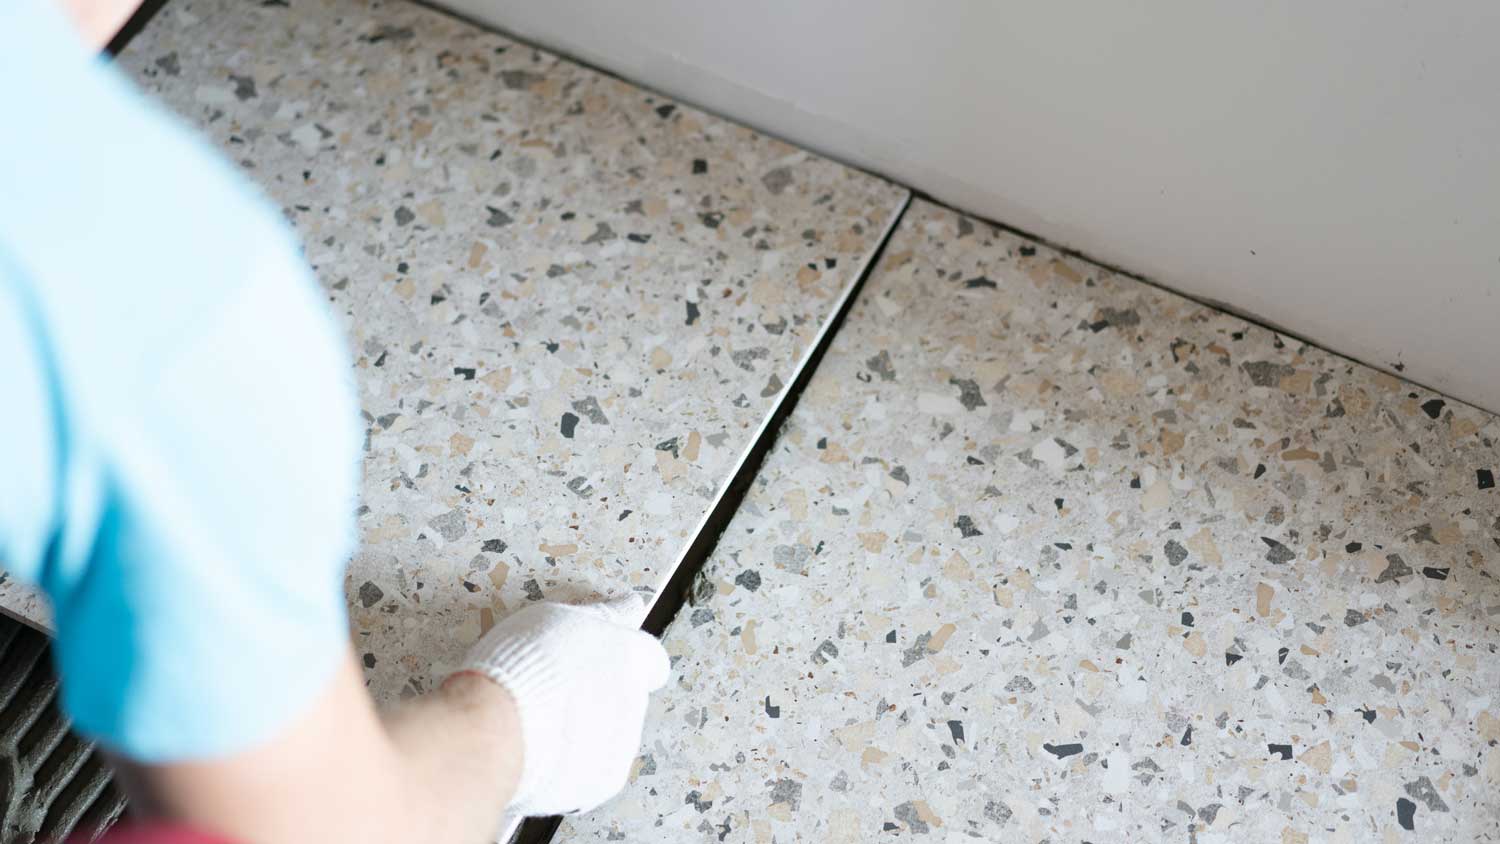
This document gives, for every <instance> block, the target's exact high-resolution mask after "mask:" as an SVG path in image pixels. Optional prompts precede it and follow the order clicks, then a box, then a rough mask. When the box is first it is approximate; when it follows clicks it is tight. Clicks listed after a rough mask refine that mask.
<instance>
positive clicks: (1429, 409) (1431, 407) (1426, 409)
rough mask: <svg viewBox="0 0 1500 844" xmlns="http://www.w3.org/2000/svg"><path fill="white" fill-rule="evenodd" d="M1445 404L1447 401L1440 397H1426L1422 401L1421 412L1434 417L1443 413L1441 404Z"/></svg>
mask: <svg viewBox="0 0 1500 844" xmlns="http://www.w3.org/2000/svg"><path fill="white" fill-rule="evenodd" d="M1446 404H1447V402H1445V401H1443V400H1442V399H1428V400H1427V401H1424V402H1422V412H1423V413H1425V414H1427V415H1428V416H1429V417H1430V418H1432V419H1436V418H1438V417H1439V416H1442V415H1443V406H1444V405H1446Z"/></svg>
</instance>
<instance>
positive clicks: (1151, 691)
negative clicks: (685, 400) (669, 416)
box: [559, 204, 1500, 844]
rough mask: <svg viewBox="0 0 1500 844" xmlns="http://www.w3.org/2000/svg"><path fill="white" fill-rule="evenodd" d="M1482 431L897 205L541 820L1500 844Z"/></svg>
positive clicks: (1496, 592)
mask: <svg viewBox="0 0 1500 844" xmlns="http://www.w3.org/2000/svg"><path fill="white" fill-rule="evenodd" d="M1497 440H1500V421H1497V420H1496V418H1495V417H1493V416H1489V415H1486V414H1485V413H1483V412H1480V411H1478V410H1475V409H1474V408H1471V407H1468V406H1465V405H1463V404H1460V403H1458V402H1454V401H1451V400H1447V399H1444V398H1442V397H1440V396H1435V395H1433V394H1431V393H1428V392H1426V391H1423V390H1421V389H1420V388H1416V387H1413V386H1411V385H1410V384H1406V383H1403V382H1401V381H1399V380H1397V379H1394V378H1391V377H1388V376H1386V375H1383V374H1380V373H1377V372H1374V371H1372V370H1370V369H1367V368H1365V367H1363V366H1359V365H1357V364H1354V363H1351V362H1349V361H1347V360H1343V359H1341V358H1338V357H1335V356H1333V355H1330V354H1328V353H1326V352H1323V351H1321V350H1319V349H1317V348H1313V347H1311V346H1307V345H1304V344H1301V343H1299V342H1297V341H1295V340H1291V339H1289V338H1286V337H1282V336H1278V335H1277V334H1275V333H1273V332H1271V331H1269V330H1266V329H1263V328H1259V327H1256V326H1254V325H1249V324H1246V323H1245V322H1244V321H1243V320H1240V319H1237V318H1235V317H1232V316H1229V315H1227V314H1224V313H1221V312H1218V311H1215V310H1212V309H1209V308H1206V307H1203V306H1201V305H1198V304H1196V303H1193V302H1190V301H1187V300H1184V299H1182V298H1180V297H1177V296H1175V295H1171V294H1168V293H1166V292H1163V291H1161V290H1158V289H1155V288H1152V287H1150V286H1147V285H1144V284H1141V283H1138V282H1136V281H1133V280H1131V279H1129V278H1125V277H1120V276H1115V275H1112V274H1110V273H1109V272H1107V271H1104V270H1101V269H1099V268H1097V267H1093V266H1089V265H1087V264H1085V263H1082V262H1080V261H1077V260H1074V259H1071V258H1067V257H1062V256H1059V255H1057V254H1055V253H1053V252H1051V251H1049V250H1047V249H1046V248H1044V247H1041V246H1038V245H1036V244H1033V243H1030V242H1028V241H1026V240H1023V239H1020V238H1018V237H1014V236H1012V235H1009V234H1005V233H1002V232H999V231H996V230H993V229H991V228H989V227H988V226H986V225H984V224H982V223H977V222H973V221H970V220H968V219H965V218H963V217H961V216H959V215H957V214H955V213H953V212H950V211H947V210H944V209H940V208H937V207H934V206H932V205H927V204H917V205H915V206H914V207H913V208H912V209H911V210H909V211H908V212H907V214H906V216H905V217H904V218H903V220H902V223H901V225H900V226H899V227H898V229H897V232H896V235H895V236H894V238H893V240H892V242H891V244H890V246H889V247H888V249H887V252H886V253H885V256H884V257H883V258H882V259H881V263H880V264H879V265H878V266H877V268H876V270H875V273H874V275H873V276H872V278H871V279H870V281H869V283H868V285H867V286H866V288H865V289H864V290H863V291H862V292H861V294H860V296H859V299H858V300H857V301H856V303H855V305H854V309H853V311H852V312H851V315H850V317H849V319H848V320H847V322H846V323H845V324H844V325H843V326H842V327H841V328H840V330H839V333H838V334H837V335H836V339H835V340H834V344H833V346H832V348H831V349H830V350H829V354H828V355H827V357H826V358H824V360H823V362H822V364H821V365H820V367H819V369H818V370H817V373H816V375H815V376H814V378H813V381H812V383H811V385H810V386H809V389H808V391H807V392H806V393H805V394H804V395H803V396H802V398H801V399H800V401H799V403H798V406H797V408H796V410H795V411H794V413H793V414H792V417H791V420H790V422H789V423H788V424H787V426H786V427H785V429H784V430H783V432H782V433H781V436H780V438H779V440H778V441H777V442H776V444H775V446H774V447H773V450H772V452H771V454H770V455H769V456H768V458H767V462H766V465H765V467H764V470H763V472H762V473H761V474H760V475H759V477H758V478H757V480H756V482H755V484H754V485H753V488H752V490H751V493H750V494H749V495H748V497H747V499H746V501H745V503H744V505H743V507H742V508H741V510H740V512H739V513H738V514H737V515H736V517H735V518H734V520H733V521H732V523H731V524H730V526H729V528H728V530H727V531H726V533H725V534H724V536H723V538H722V539H721V541H720V544H719V546H718V548H717V549H716V551H715V553H714V554H713V555H712V557H711V559H710V561H709V564H708V565H707V566H706V568H705V569H704V571H703V572H702V574H701V577H700V578H699V579H698V581H697V582H696V584H695V586H694V589H693V591H692V594H693V596H694V604H693V606H691V607H688V608H685V609H684V611H683V613H682V614H681V615H680V616H679V617H678V618H677V619H676V620H675V621H674V622H673V624H672V626H671V628H670V629H669V630H668V632H667V635H666V643H667V646H668V649H669V651H670V652H671V653H672V654H673V660H674V663H675V670H674V682H673V684H671V685H670V686H669V687H668V689H667V690H666V691H665V692H664V693H662V694H660V695H659V696H658V698H657V699H656V700H655V701H654V702H653V706H652V710H651V714H650V718H649V720H648V726H647V735H646V738H645V743H644V746H643V753H642V755H641V757H640V759H639V760H638V763H637V765H636V766H635V769H634V774H633V776H632V782H631V785H630V786H629V787H628V788H627V790H626V791H625V792H624V793H623V794H622V795H621V796H620V797H619V798H617V799H616V800H614V801H613V802H612V803H610V804H608V805H607V806H605V807H603V808H601V809H600V810H598V811H596V812H594V813H591V814H590V815H587V816H583V817H580V818H576V819H572V820H569V821H568V822H567V823H566V825H565V827H564V829H563V834H562V836H561V837H560V838H559V840H561V841H564V842H578V841H616V840H626V841H653V842H655V841H667V842H677V841H684V842H692V841H712V842H721V841H722V842H758V843H759V844H768V843H769V842H773V841H776V842H788V841H818V842H848V841H876V840H887V839H891V840H896V839H902V840H905V839H912V840H920V841H929V840H937V841H968V840H981V841H1007V842H1042V841H1051V842H1060V841H1095V842H1097V841H1167V842H1198V844H1210V842H1227V841H1279V842H1366V841H1382V842H1398V841H1407V840H1415V839H1416V837H1417V836H1421V837H1422V839H1424V840H1434V841H1438V840H1440V841H1464V842H1469V841H1494V840H1500V799H1497V798H1496V794H1497V788H1500V750H1497V749H1496V744H1497V742H1500V659H1497V655H1496V649H1497V645H1500V629H1497V622H1500V588H1497V584H1496V580H1495V576H1496V575H1497V574H1500V553H1497V549H1500V498H1497V492H1496V490H1495V489H1494V488H1493V487H1491V486H1490V485H1489V484H1487V483H1486V480H1485V479H1486V478H1487V477H1488V473H1492V472H1493V471H1494V470H1495V469H1496V468H1497V467H1500V447H1497Z"/></svg>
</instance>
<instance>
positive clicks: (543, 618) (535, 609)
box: [460, 594, 670, 815]
mask: <svg viewBox="0 0 1500 844" xmlns="http://www.w3.org/2000/svg"><path fill="white" fill-rule="evenodd" d="M643 608H644V601H642V600H641V597H640V596H639V595H636V594H631V595H629V596H627V597H624V598H618V599H615V600H612V601H606V602H603V603H598V604H591V605H585V606H569V605H566V604H553V603H541V604H532V605H531V606H528V607H526V608H525V609H522V610H520V611H519V612H516V613H514V614H513V615H511V616H509V617H507V618H505V619H504V620H502V621H501V622H500V623H499V624H496V625H495V626H494V627H492V628H490V630H489V632H487V633H485V634H484V636H483V637H481V638H480V640H479V641H478V642H477V643H475V645H474V647H472V648H470V649H469V653H468V656H467V657H466V658H465V660H464V667H463V668H461V669H460V671H472V672H475V673H477V674H481V675H483V676H485V677H488V678H490V679H491V680H494V681H495V682H496V683H499V684H500V685H501V686H504V687H505V689H506V690H507V691H509V692H510V694H511V697H513V698H514V699H515V702H516V712H517V715H518V717H519V720H520V726H521V743H522V751H521V752H522V762H521V778H520V781H519V782H518V783H517V785H516V793H515V795H514V796H513V797H512V798H511V803H510V806H509V808H508V809H507V812H508V813H510V814H525V815H557V814H563V813H565V812H581V811H587V810H589V809H592V808H594V807H596V806H598V805H600V804H601V803H603V802H604V801H606V800H608V799H609V798H611V797H613V796H614V795H615V794H616V793H618V792H619V791H620V789H621V788H623V787H624V786H625V782H626V780H627V779H628V778H629V776H630V766H631V763H633V762H634V761H635V758H636V751H637V750H638V749H639V748H640V744H641V727H642V725H643V724H644V723H645V720H646V703H647V699H648V698H649V696H650V694H651V692H653V691H655V690H656V689H659V688H661V687H662V686H663V685H665V684H666V682H667V675H668V672H669V669H670V664H669V662H668V661H667V652H666V650H665V649H663V648H662V646H661V643H660V642H658V641H657V640H656V639H655V638H654V637H652V636H651V635H650V634H647V633H643V632H641V631H640V630H638V629H637V628H636V626H635V625H636V623H637V621H638V619H639V618H640V616H641V610H642V609H643Z"/></svg>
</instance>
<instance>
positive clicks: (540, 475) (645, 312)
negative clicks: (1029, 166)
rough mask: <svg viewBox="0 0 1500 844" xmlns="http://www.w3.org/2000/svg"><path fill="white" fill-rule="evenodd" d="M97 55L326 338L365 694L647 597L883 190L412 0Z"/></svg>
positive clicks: (895, 195)
mask: <svg viewBox="0 0 1500 844" xmlns="http://www.w3.org/2000/svg"><path fill="white" fill-rule="evenodd" d="M120 63H121V65H122V66H123V67H124V68H125V69H126V71H127V72H128V73H130V74H131V75H132V76H133V77H135V79H136V80H137V81H138V82H139V83H140V84H142V85H143V86H144V87H145V88H146V89H147V90H148V91H149V92H150V93H151V94H153V95H154V96H155V97H156V98H158V99H159V100H161V101H163V102H165V103H166V104H167V105H168V106H169V107H170V108H171V109H173V110H174V111H176V112H177V113H178V114H180V115H182V116H183V117H184V118H186V120H187V121H188V122H189V123H191V124H193V125H194V126H196V127H197V128H199V129H201V130H202V131H203V132H204V133H205V134H206V135H207V137H208V138H209V139H210V140H211V141H212V142H213V143H214V144H216V145H217V146H218V147H219V148H221V149H222V150H223V151H224V152H225V153H226V154H227V155H229V156H230V157H231V158H232V159H233V160H234V161H236V162H238V163H239V164H240V166H241V167H242V168H243V171H244V173H245V174H246V175H248V176H249V177H250V178H252V179H253V180H255V181H256V182H258V183H259V184H260V185H261V186H262V187H263V188H264V189H265V190H267V191H268V192H269V193H270V194H271V196H272V197H273V199H274V200H275V201H276V202H277V203H278V204H279V205H280V206H282V208H283V210H284V212H285V213H286V215H287V216H288V217H289V218H290V219H291V221H292V222H293V223H294V225H295V227H296V229H297V231H298V232H299V234H300V235H301V237H302V240H303V243H304V244H305V247H306V250H307V254H308V258H309V260H310V262H311V263H312V264H313V265H314V267H315V268H316V270H317V274H318V276H319V278H320V279H321V281H322V282H323V284H324V286H325V288H326V292H327V294H328V298H329V300H330V301H331V302H332V304H333V307H334V309H335V310H336V311H337V312H338V313H339V314H341V317H342V321H343V323H344V324H345V328H346V331H347V333H348V336H349V337H350V340H351V346H352V349H353V352H354V358H355V368H356V375H357V379H358V385H359V393H360V400H361V404H362V407H363V410H364V421H365V424H366V426H367V434H366V439H365V444H364V449H365V461H364V487H363V494H362V502H361V506H360V508H359V526H360V533H361V548H360V551H359V552H358V555H357V556H356V557H355V559H354V560H353V561H352V563H351V565H350V573H349V578H348V581H347V585H348V592H349V599H350V603H351V608H352V610H351V611H352V623H353V627H354V634H355V637H356V647H357V649H358V650H359V652H360V653H361V654H362V655H363V658H364V664H365V666H366V668H367V669H368V677H369V680H370V685H371V688H372V690H373V691H374V692H375V693H376V695H377V697H379V698H382V699H390V698H393V697H400V696H408V695H411V694H415V693H418V692H420V691H422V690H424V689H426V688H429V687H430V686H431V685H432V683H433V682H434V680H435V679H437V678H440V677H441V676H443V675H444V674H445V673H446V671H447V670H448V669H449V668H451V666H452V665H453V663H454V662H456V660H457V659H458V658H459V657H460V656H461V655H462V653H463V650H464V648H465V647H466V646H467V645H468V644H469V643H471V642H472V641H474V639H475V638H477V637H478V636H479V634H480V631H481V629H483V628H484V627H486V626H487V625H489V624H491V623H493V620H494V619H495V618H497V617H501V616H503V615H504V614H505V613H508V612H510V611H512V610H514V609H515V608H517V607H518V606H520V605H522V604H524V603H525V602H527V601H533V600H540V599H543V598H547V599H564V600H565V599H574V598H581V597H587V596H590V595H595V594H611V593H619V592H621V591H624V590H632V589H633V590H638V591H642V592H646V593H651V592H653V591H654V590H655V589H657V588H658V587H659V586H660V584H661V583H662V582H663V580H664V579H665V577H666V576H667V575H668V574H669V572H670V570H671V568H672V566H673V564H674V563H675V561H676V559H677V557H678V555H679V553H680V552H681V551H682V550H683V549H684V547H685V546H686V544H687V541H688V538H689V537H690V536H691V535H692V532H693V531H694V529H695V528H696V527H697V526H698V523H699V521H700V519H701V518H702V517H703V515H704V514H705V512H706V511H707V510H708V508H709V505H710V503H711V502H712V501H713V499H714V498H715V496H716V494H717V492H718V489H719V487H720V486H721V485H722V484H723V483H724V482H726V481H727V479H728V478H729V477H730V475H731V474H732V472H733V470H734V468H735V467H736V466H737V464H738V461H739V458H740V456H741V454H742V452H743V450H744V449H745V447H746V446H747V444H748V443H749V442H750V441H751V439H752V437H753V435H754V434H755V432H756V431H757V429H758V427H759V426H760V425H761V423H762V421H763V420H764V419H765V418H766V417H767V415H768V413H769V412H770V410H771V409H772V408H773V406H774V405H775V403H776V402H777V401H778V398H779V394H780V393H781V392H782V389H783V386H784V385H785V384H787V383H789V382H790V381H791V379H792V376H793V375H794V373H795V371H796V368H797V366H798V362H799V361H800V360H801V358H802V356H803V354H804V353H805V352H806V350H807V349H808V347H809V345H810V342H811V341H812V339H813V338H814V336H815V335H816V334H817V333H818V332H819V331H820V330H821V329H822V327H823V326H824V324H825V323H826V321H827V320H828V318H829V317H830V316H831V314H832V313H833V312H834V311H835V309H836V306H837V304H838V302H839V301H840V300H841V298H842V297H843V296H844V294H845V293H846V291H847V289H848V288H849V285H850V284H851V283H852V282H853V280H854V279H855V278H857V277H858V274H859V272H860V271H861V269H862V267H863V265H864V264H865V262H866V261H867V260H868V258H869V255H870V254H871V253H872V252H873V250H874V248H875V246H876V244H877V243H878V241H879V239H880V237H881V236H882V234H883V233H884V231H885V230H886V228H887V227H888V226H889V225H890V224H891V223H892V222H893V220H894V218H895V216H896V214H897V213H898V212H899V209H900V207H901V206H902V204H903V203H904V201H905V196H906V193H905V191H904V190H903V189H900V188H897V187H895V186H892V185H890V184H888V183H885V182H883V181H880V180H878V179H876V178H874V177H871V176H868V175H866V174H863V173H860V172H857V171H854V170H851V169H849V168H847V167H844V166H841V165H838V164H835V163H833V162H830V161H827V160H824V159H821V158H819V157H817V156H814V155H811V154H809V153H807V152H804V151H801V150H798V149H795V148H793V147H790V146H788V145H786V144H784V143H782V142H779V141H776V140H774V139H771V138H767V137H764V136H761V135H758V134H756V133H754V132H752V131H750V130H748V129H745V128H743V127H739V126H735V125H732V124H730V123H727V122H725V121H722V120H719V119H716V118H713V117H710V116H708V115H705V114H703V113H701V112H698V111H695V110H693V109H690V108H686V107H683V106H681V105H678V104H675V103H672V102H670V101H666V100H663V99H661V98H659V97H655V96H653V95H651V94H649V93H647V92H643V91H641V90H639V89H637V88H634V87H632V86H630V85H628V84H625V83H623V82H621V81H619V80H616V79H613V78H610V77H607V76H604V75H601V74H599V73H596V72H594V71H591V70H588V69H585V68H582V67H579V66H577V65H574V64H572V63H569V62H566V61H563V60H560V59H559V58H557V57H555V56H553V55H550V54H548V53H546V52H543V51H540V50H537V49H533V48H531V47H529V46H527V45H524V44H520V43H517V42H515V41H512V40H509V39H507V38H504V37H501V36H498V35H495V34H491V33H488V32H485V31H483V30H481V29H478V28H477V27H474V26H472V25H470V24H467V23H464V22H461V21H457V20H455V19H453V18H450V17H448V16H445V15H443V14H441V13H438V12H435V11H433V10H430V9H427V8H424V7H420V6H417V5H415V4H409V3H405V2H392V3H380V2H358V0H295V2H292V3H253V4H252V3H244V2H238V0H172V2H171V3H169V4H168V5H167V6H166V7H165V8H164V9H163V10H162V11H161V12H160V13H159V14H158V15H157V16H156V17H155V19H154V20H153V21H152V22H151V24H150V25H149V26H148V27H147V28H146V29H145V30H144V31H143V32H142V33H141V34H140V35H139V36H138V37H137V38H136V39H135V40H134V41H133V42H132V43H131V44H130V46H129V47H128V49H127V50H126V51H125V52H124V54H123V55H122V57H121V59H120ZM168 177H169V176H168V174H164V176H163V178H168ZM207 269H210V270H211V268H207ZM274 336H275V326H267V342H273V341H274Z"/></svg>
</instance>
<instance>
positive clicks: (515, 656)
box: [459, 634, 563, 813]
mask: <svg viewBox="0 0 1500 844" xmlns="http://www.w3.org/2000/svg"><path fill="white" fill-rule="evenodd" d="M538 638H539V637H537V636H536V635H534V634H532V635H523V636H515V637H509V638H506V639H502V640H501V641H498V642H493V643H492V642H486V641H484V640H482V639H481V640H480V641H479V642H478V643H476V644H475V646H474V648H473V649H471V650H470V651H469V654H468V657H467V658H466V660H465V662H464V665H463V667H462V668H460V669H459V671H460V672H471V673H475V674H480V675H482V676H484V677H487V678H488V679H490V680H491V681H493V682H495V683H497V684H499V685H500V686H501V687H502V688H504V689H505V690H506V691H507V692H510V696H511V699H512V700H513V701H514V702H515V706H516V720H517V721H518V722H519V724H520V731H521V776H520V778H519V780H518V781H517V782H516V791H515V794H514V795H512V796H511V801H510V806H511V810H512V811H516V812H521V813H524V811H525V804H526V803H528V802H529V801H530V799H531V797H532V796H533V795H536V794H538V793H539V789H541V788H542V783H541V778H542V773H543V771H544V769H545V767H546V763H545V760H546V759H548V758H549V757H550V756H551V755H552V754H550V753H549V752H548V751H547V749H546V745H547V744H548V740H549V738H551V736H552V734H553V730H552V729H551V728H550V727H549V725H548V724H547V723H546V721H547V719H548V716H549V714H551V713H552V712H555V711H556V707H555V706H553V705H552V701H553V700H555V699H556V696H557V695H558V694H560V693H561V692H562V689H563V678H562V676H561V675H560V673H559V671H558V670H557V669H558V666H557V660H556V658H555V656H549V655H548V653H547V651H546V650H545V649H544V648H542V647H539V642H538Z"/></svg>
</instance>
